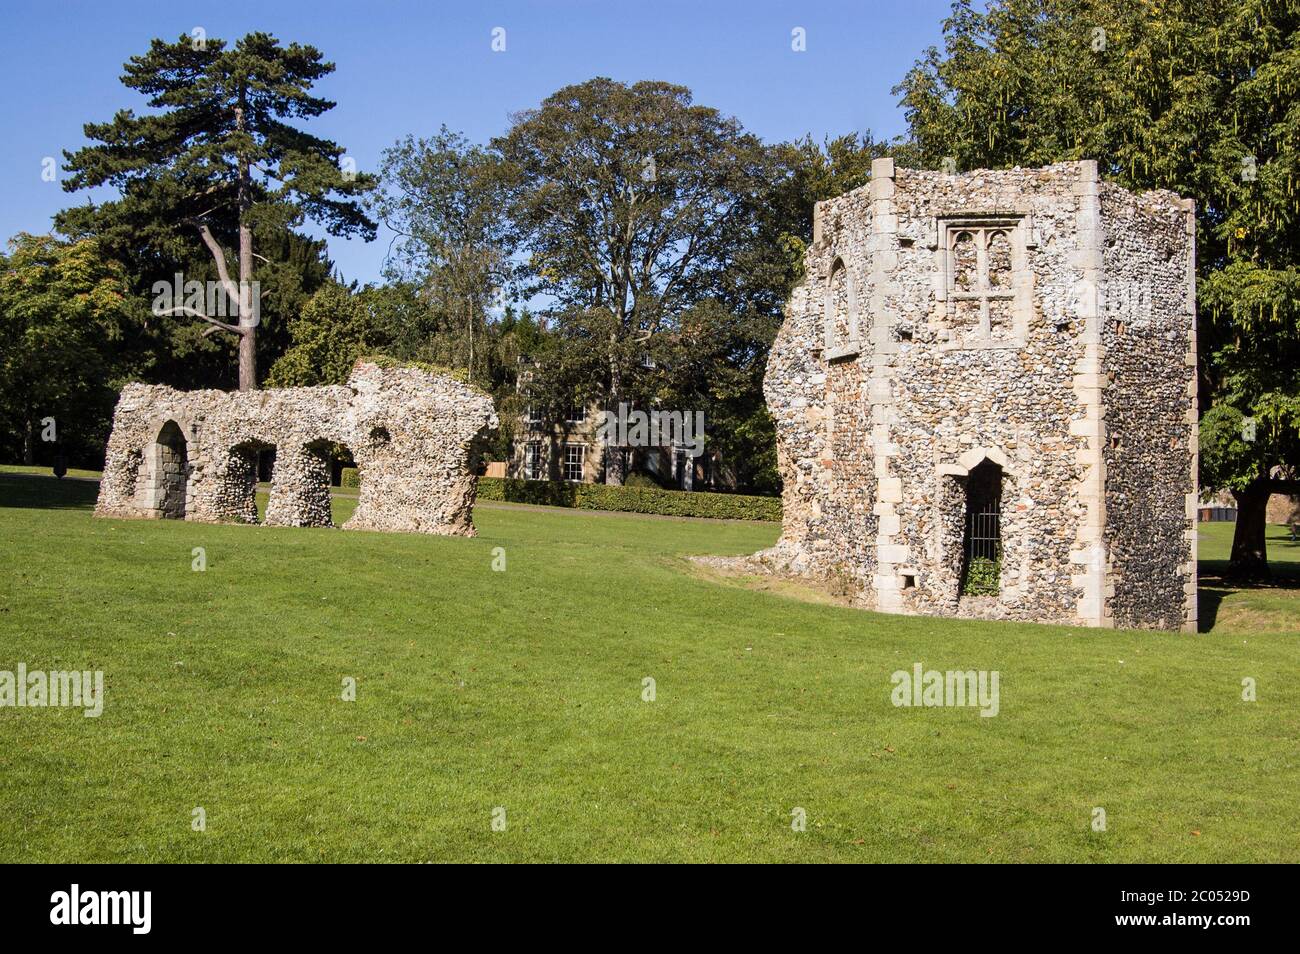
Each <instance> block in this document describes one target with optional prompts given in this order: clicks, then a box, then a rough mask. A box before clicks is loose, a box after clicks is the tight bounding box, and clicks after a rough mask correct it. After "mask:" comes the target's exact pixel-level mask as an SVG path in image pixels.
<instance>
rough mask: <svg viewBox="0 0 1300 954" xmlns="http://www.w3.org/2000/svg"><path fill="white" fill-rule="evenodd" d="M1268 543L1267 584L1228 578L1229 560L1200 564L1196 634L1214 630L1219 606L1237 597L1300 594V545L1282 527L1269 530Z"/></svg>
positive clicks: (1205, 561) (1202, 562)
mask: <svg viewBox="0 0 1300 954" xmlns="http://www.w3.org/2000/svg"><path fill="white" fill-rule="evenodd" d="M1265 540H1266V542H1267V545H1268V557H1269V561H1268V566H1269V569H1270V571H1272V577H1271V578H1270V579H1267V580H1237V579H1233V578H1232V577H1229V576H1228V561H1227V560H1201V561H1200V562H1199V563H1198V564H1197V569H1198V570H1199V576H1200V585H1199V587H1198V588H1197V593H1196V595H1197V601H1198V611H1197V625H1196V628H1197V631H1198V632H1201V633H1204V632H1208V631H1209V630H1211V629H1213V628H1214V623H1215V620H1216V619H1217V618H1218V614H1219V606H1220V605H1221V604H1222V603H1223V601H1224V600H1225V599H1226V598H1228V597H1229V596H1232V595H1233V594H1235V593H1243V592H1248V591H1252V590H1255V591H1263V592H1270V591H1271V592H1276V593H1279V594H1282V593H1284V592H1285V591H1287V590H1300V542H1296V541H1293V540H1292V539H1291V534H1290V532H1289V531H1287V530H1286V529H1285V528H1283V527H1278V526H1270V527H1269V528H1268V531H1267V534H1266V537H1265Z"/></svg>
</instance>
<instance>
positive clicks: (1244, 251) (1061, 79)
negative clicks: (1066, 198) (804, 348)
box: [897, 0, 1300, 576]
mask: <svg viewBox="0 0 1300 954" xmlns="http://www.w3.org/2000/svg"><path fill="white" fill-rule="evenodd" d="M1298 27H1300V4H1297V3H1295V2H1294V0H1163V2H1160V3H1154V2H1143V3H1133V2H1131V0H996V2H993V3H990V4H989V5H988V7H987V9H986V10H976V9H975V8H974V6H973V4H972V3H971V2H969V0H960V2H958V3H955V4H954V6H953V13H952V16H951V17H950V18H949V19H948V20H947V21H946V22H945V25H944V47H943V50H942V51H939V50H934V49H932V50H930V51H929V52H928V53H927V54H926V55H925V56H924V57H923V58H922V59H921V60H920V61H919V62H918V63H917V64H916V66H915V68H914V69H913V70H912V71H911V72H910V73H909V74H908V75H907V77H906V78H905V79H904V81H903V82H902V84H901V85H900V86H899V87H898V89H897V92H899V93H900V94H901V95H902V101H903V105H904V108H905V109H906V112H907V117H908V121H909V126H910V141H909V143H908V144H907V147H906V150H905V152H906V153H907V154H908V157H909V159H911V160H912V161H918V162H920V163H922V164H926V165H929V166H931V167H937V166H938V165H939V164H940V163H942V162H943V161H944V160H945V158H947V159H950V160H951V161H953V162H954V163H955V164H956V165H957V167H958V168H972V167H977V166H992V167H1005V166H1009V165H1015V164H1020V165H1038V164H1042V163H1046V162H1053V161H1059V160H1065V159H1083V158H1092V159H1096V160H1097V161H1098V165H1099V168H1100V170H1101V172H1102V173H1103V174H1104V175H1105V176H1107V177H1109V178H1111V179H1114V180H1115V181H1117V182H1119V183H1120V184H1122V185H1125V186H1127V187H1129V188H1133V189H1148V188H1166V189H1171V190H1173V191H1175V192H1178V193H1181V194H1183V195H1189V196H1192V197H1194V198H1195V199H1196V200H1197V216H1198V223H1197V225H1198V250H1197V252H1198V254H1197V269H1198V281H1199V294H1200V309H1199V316H1198V318H1199V321H1198V344H1199V350H1200V356H1201V361H1200V369H1199V370H1200V381H1201V387H1200V400H1201V409H1202V412H1203V416H1202V422H1201V448H1202V456H1201V465H1202V466H1201V479H1202V483H1203V484H1204V485H1205V486H1207V487H1212V488H1216V489H1227V490H1230V491H1231V492H1232V493H1233V495H1234V496H1235V497H1236V499H1237V502H1238V514H1239V516H1238V521H1237V526H1236V531H1235V536H1234V539H1233V547H1232V561H1231V568H1232V571H1233V572H1234V573H1236V574H1239V575H1244V576H1255V575H1264V574H1266V573H1267V572H1268V564H1267V553H1266V550H1265V519H1266V517H1265V514H1266V505H1267V501H1268V497H1269V495H1270V494H1271V493H1275V492H1276V493H1297V492H1300V481H1297V480H1296V479H1295V478H1296V476H1297V474H1298V473H1300V372H1297V369H1298V368H1300V228H1298V227H1297V225H1298V224H1300V223H1298V222H1297V216H1298V214H1300V95H1297V94H1298V93H1300V32H1298V30H1297V28H1298Z"/></svg>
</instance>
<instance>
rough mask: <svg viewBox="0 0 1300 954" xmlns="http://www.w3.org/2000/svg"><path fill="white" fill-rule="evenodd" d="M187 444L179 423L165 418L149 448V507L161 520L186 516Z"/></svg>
mask: <svg viewBox="0 0 1300 954" xmlns="http://www.w3.org/2000/svg"><path fill="white" fill-rule="evenodd" d="M189 469H190V462H189V447H188V445H187V443H186V441H185V435H184V434H183V433H182V432H181V428H180V425H179V424H177V423H176V422H175V421H168V422H167V423H166V424H164V425H163V426H162V429H161V430H160V431H159V432H158V437H157V439H156V440H155V441H154V445H153V447H152V448H151V450H150V475H149V483H148V494H149V497H150V498H151V499H150V500H149V502H148V506H149V509H151V510H154V511H156V512H157V515H158V516H159V517H161V518H163V519H164V520H184V519H185V495H186V493H187V491H188V490H189V476H190V474H189Z"/></svg>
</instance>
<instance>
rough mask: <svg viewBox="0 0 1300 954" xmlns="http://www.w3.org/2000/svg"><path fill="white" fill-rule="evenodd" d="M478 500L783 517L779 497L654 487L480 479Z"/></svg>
mask: <svg viewBox="0 0 1300 954" xmlns="http://www.w3.org/2000/svg"><path fill="white" fill-rule="evenodd" d="M478 499H479V500H501V501H507V502H509V503H525V504H540V505H541V506H544V507H574V508H576V509H578V510H615V511H619V512H622V513H658V514H664V515H666V516H670V517H715V518H721V519H725V520H771V521H777V522H779V521H780V519H781V498H780V497H747V496H745V495H743V494H710V493H695V492H694V491H690V490H658V489H653V488H649V487H608V486H606V485H605V484H569V483H563V482H561V481H555V480H515V479H513V478H501V477H480V478H479V479H478Z"/></svg>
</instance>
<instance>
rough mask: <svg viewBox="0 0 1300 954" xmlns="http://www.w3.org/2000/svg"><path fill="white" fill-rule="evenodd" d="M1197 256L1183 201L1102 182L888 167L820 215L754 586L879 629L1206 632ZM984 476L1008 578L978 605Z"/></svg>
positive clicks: (779, 389)
mask: <svg viewBox="0 0 1300 954" xmlns="http://www.w3.org/2000/svg"><path fill="white" fill-rule="evenodd" d="M972 232H973V233H976V234H978V235H983V236H985V238H981V239H979V240H978V242H977V244H979V243H984V244H980V249H981V251H980V252H979V253H978V254H979V258H978V262H979V267H980V268H981V269H984V266H985V263H986V262H988V263H989V264H988V267H987V270H984V271H980V272H979V278H978V280H977V281H976V283H975V285H971V284H969V280H967V279H965V278H964V276H965V275H967V274H970V273H968V272H966V271H964V270H963V266H962V265H961V264H960V263H961V262H962V261H965V260H968V259H963V258H961V255H965V254H967V253H966V252H965V250H966V249H969V248H970V247H971V246H970V245H969V244H967V245H963V246H960V247H961V249H962V252H961V255H959V253H958V248H959V246H958V244H957V243H959V242H961V241H969V240H965V239H964V238H963V236H965V235H968V234H971V233H972ZM1195 238H1196V237H1195V214H1194V208H1193V205H1192V203H1191V202H1190V201H1188V200H1184V199H1180V198H1179V197H1178V196H1176V195H1174V194H1172V193H1169V192H1164V191H1157V192H1146V193H1143V194H1141V195H1136V194H1133V193H1130V192H1128V191H1126V190H1124V189H1122V188H1119V187H1118V186H1114V185H1112V184H1110V183H1106V182H1102V181H1100V179H1099V178H1098V175H1097V167H1096V164H1095V163H1094V162H1070V163H1060V164H1057V165H1051V166H1046V167H1044V168H1040V169H1020V168H1016V169H1010V170H1005V171H988V170H979V171H974V172H968V173H962V174H959V175H949V174H944V173H940V172H929V171H921V170H913V169H895V168H894V163H893V160H891V159H878V160H876V161H875V162H874V163H873V164H872V178H871V182H870V184H869V185H868V186H866V187H864V188H861V189H857V190H855V191H853V192H850V193H848V194H846V195H842V196H839V197H837V198H835V199H831V200H829V201H826V202H821V203H819V204H818V206H817V208H816V210H815V213H814V224H813V244H812V245H811V246H810V248H809V249H808V251H807V253H806V256H805V273H806V278H805V280H804V282H803V283H802V284H801V285H799V286H798V287H797V288H795V289H794V291H793V293H792V294H791V298H790V301H789V303H788V304H787V307H786V319H785V322H784V324H783V325H782V327H781V330H780V332H779V333H778V335H777V337H776V341H775V343H774V344H773V347H772V351H771V355H770V358H769V361H768V367H767V377H766V380H765V382H764V392H765V395H766V398H767V403H768V407H769V409H770V410H771V412H772V415H773V418H774V419H775V421H776V428H777V450H778V459H779V466H780V470H781V474H782V477H783V479H784V493H783V505H784V523H783V528H782V535H781V539H780V540H779V541H778V543H777V544H776V546H774V547H773V548H771V549H770V550H766V551H763V552H762V553H759V554H755V556H754V557H752V558H748V561H747V562H748V564H749V565H751V566H753V565H757V566H760V567H763V568H766V569H768V570H771V571H774V572H783V573H791V574H795V575H804V576H813V577H821V578H825V579H830V580H833V581H835V582H837V583H838V584H841V585H842V586H843V587H844V588H845V589H847V591H849V592H851V593H853V594H855V600H856V602H857V603H859V604H860V605H862V606H865V607H869V608H875V609H878V610H882V611H886V612H894V613H918V614H933V615H944V616H964V617H979V618H992V619H1013V620H1027V621H1038V622H1050V623H1069V624H1076V625H1083V626H1104V627H1109V626H1125V627H1138V628H1159V629H1180V628H1182V629H1187V630H1190V631H1195V628H1196V616H1197V610H1196V527H1195V517H1196V502H1197V486H1196V463H1197V444H1196V335H1195V308H1196V292H1195V277H1194V276H1195ZM996 242H1002V243H1003V245H1002V246H999V248H1007V247H1009V251H1007V252H1006V258H1005V259H1002V258H999V259H998V262H1003V261H1007V262H1009V264H1007V265H998V266H996V268H995V266H994V264H992V263H993V255H994V248H995V243H996ZM985 249H987V251H986V250H985ZM995 271H996V273H997V275H998V279H997V282H994V280H993V278H992V277H990V278H987V279H985V277H984V276H985V275H989V276H992V275H993V274H994V272H995ZM972 288H973V289H974V292H975V293H974V294H971V293H970V292H971V290H972ZM980 308H983V309H984V311H983V313H982V315H983V317H978V318H977V316H979V315H980V314H981V313H980V311H979V309H980ZM845 311H847V312H848V314H844V312H845ZM985 462H988V463H990V464H995V465H997V467H998V468H1000V473H1001V477H1002V506H1001V532H1000V535H1001V545H1002V559H1001V578H1000V580H999V586H998V593H997V595H995V596H969V595H963V594H962V593H961V579H960V578H961V572H962V566H963V559H964V543H963V537H964V531H965V524H966V481H967V477H968V475H969V474H970V472H971V471H972V470H973V469H974V468H975V467H976V466H978V465H980V464H982V463H985Z"/></svg>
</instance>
